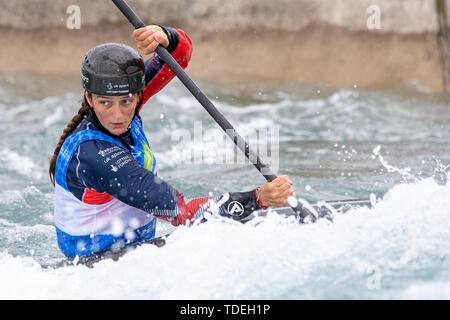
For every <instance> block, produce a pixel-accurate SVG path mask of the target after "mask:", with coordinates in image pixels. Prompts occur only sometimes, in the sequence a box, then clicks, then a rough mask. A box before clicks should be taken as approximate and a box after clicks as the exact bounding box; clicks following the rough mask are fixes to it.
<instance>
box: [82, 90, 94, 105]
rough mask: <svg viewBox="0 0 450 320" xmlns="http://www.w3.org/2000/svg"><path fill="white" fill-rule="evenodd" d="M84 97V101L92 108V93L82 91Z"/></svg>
mask: <svg viewBox="0 0 450 320" xmlns="http://www.w3.org/2000/svg"><path fill="white" fill-rule="evenodd" d="M84 99H85V100H86V102H87V104H88V105H89V107H91V108H92V95H91V94H90V93H89V92H87V91H85V92H84Z"/></svg>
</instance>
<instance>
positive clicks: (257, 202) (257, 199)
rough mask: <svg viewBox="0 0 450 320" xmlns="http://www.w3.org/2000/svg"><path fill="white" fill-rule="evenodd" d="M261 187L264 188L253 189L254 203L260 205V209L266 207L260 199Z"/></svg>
mask: <svg viewBox="0 0 450 320" xmlns="http://www.w3.org/2000/svg"><path fill="white" fill-rule="evenodd" d="M263 189H264V187H262V188H261V187H257V188H256V189H255V196H256V204H257V205H258V206H260V207H261V208H262V209H267V206H265V205H264V204H263V201H262V199H261V195H262V191H263Z"/></svg>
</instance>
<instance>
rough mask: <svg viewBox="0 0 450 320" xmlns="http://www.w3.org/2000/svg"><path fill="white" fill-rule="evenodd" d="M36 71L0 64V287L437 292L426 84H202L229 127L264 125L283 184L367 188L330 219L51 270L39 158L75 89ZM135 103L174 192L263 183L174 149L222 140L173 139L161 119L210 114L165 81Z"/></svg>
mask: <svg viewBox="0 0 450 320" xmlns="http://www.w3.org/2000/svg"><path fill="white" fill-rule="evenodd" d="M44 80H45V79H44ZM44 80H43V79H37V80H36V81H31V80H29V79H27V82H24V81H18V82H17V83H18V84H23V86H24V87H23V88H20V87H18V88H16V87H14V90H12V89H11V88H10V86H8V85H4V84H3V83H2V81H3V80H2V79H1V78H0V85H1V86H0V89H2V90H0V111H1V112H2V113H3V115H4V118H5V119H6V122H5V123H4V125H3V126H1V127H0V134H1V135H2V137H3V139H2V140H1V141H0V188H1V189H0V299H302V298H304V299H365V298H367V299H416V298H417V299H450V293H449V290H448V288H449V284H450V260H449V259H450V257H449V253H450V250H449V249H450V211H449V210H450V209H449V208H450V183H449V181H450V179H449V178H450V176H449V169H450V166H449V163H450V158H449V152H448V151H449V150H450V144H449V141H450V136H449V131H448V130H446V129H447V128H448V125H449V123H450V109H449V108H448V106H447V105H445V104H443V103H442V102H441V100H440V99H439V97H433V96H425V97H424V96H419V97H416V95H415V94H414V95H413V97H405V96H401V95H400V96H398V95H394V94H384V93H380V92H366V91H359V90H334V89H330V88H319V89H320V90H317V89H318V87H317V86H312V87H311V86H310V85H308V84H305V83H303V82H300V83H292V84H287V85H286V84H284V85H285V87H283V86H282V85H281V84H276V88H274V89H270V88H269V89H267V88H264V87H261V89H260V90H259V91H258V90H255V91H254V90H252V89H251V88H249V89H243V90H237V91H236V90H235V91H233V90H226V89H222V88H214V87H213V88H208V91H207V92H206V93H207V94H208V96H212V97H217V98H216V99H215V101H214V103H215V104H216V106H217V107H218V108H219V109H220V110H221V111H222V112H223V113H224V114H225V116H226V117H227V118H228V119H229V120H230V122H231V123H232V124H234V125H235V126H236V129H237V130H238V132H239V133H240V134H241V135H242V136H244V137H245V136H247V135H251V134H252V133H253V132H255V131H256V130H258V129H264V128H269V127H270V128H272V127H277V128H279V160H280V163H279V167H280V170H279V172H280V173H282V174H289V175H290V177H291V179H292V180H293V181H294V186H295V189H296V192H297V195H298V196H300V197H302V198H304V199H306V200H310V201H311V200H314V201H317V200H336V199H344V198H368V197H369V196H370V195H372V198H373V197H375V196H377V197H378V198H382V199H378V200H379V201H378V204H377V205H376V207H375V208H374V209H372V210H369V209H359V210H355V211H353V212H349V213H348V214H346V215H340V216H337V217H335V221H334V223H329V222H327V221H319V223H317V224H314V225H298V224H297V223H296V222H295V221H294V220H293V219H284V218H281V217H278V216H276V215H274V216H270V217H269V218H267V219H265V220H261V221H254V222H253V223H249V224H245V225H242V224H237V223H234V222H232V221H228V220H220V221H219V220H211V221H209V222H208V223H205V224H202V225H199V226H194V227H192V228H186V227H182V228H179V229H177V230H176V231H175V233H174V234H173V235H171V236H170V237H169V238H168V241H167V245H166V246H164V247H162V248H157V247H155V246H151V245H146V246H143V247H140V248H139V249H138V250H135V251H133V252H131V253H129V254H127V255H126V256H124V257H122V258H121V259H120V260H119V261H117V262H113V261H107V260H106V261H102V262H100V263H98V264H96V265H95V267H94V268H93V269H88V268H87V267H83V266H77V267H65V268H60V269H55V270H53V269H43V268H42V267H41V264H43V263H54V262H56V261H59V260H61V259H63V255H62V254H61V252H60V251H59V249H58V247H57V243H56V235H55V230H54V227H53V189H52V187H51V184H50V182H49V179H48V176H47V166H48V159H49V158H50V156H51V154H52V153H53V148H54V146H55V144H56V142H57V139H58V138H59V135H60V133H61V132H62V129H63V127H64V126H65V124H66V123H67V121H68V120H69V119H70V118H71V117H72V116H73V114H74V113H75V112H76V110H77V109H78V106H79V102H80V94H78V93H77V94H74V93H64V92H61V94H60V95H55V93H54V90H55V88H58V82H57V81H54V82H52V81H50V80H45V81H48V84H47V85H46V83H47V82H45V81H44ZM25 84H26V87H25ZM34 84H39V85H37V86H36V88H34ZM74 85H77V86H78V85H79V81H78V79H76V81H74ZM46 86H47V91H46V93H42V88H43V87H44V88H45V87H46ZM202 87H203V86H202ZM4 88H5V89H4ZM61 91H63V89H61ZM319 91H320V92H321V93H320V94H318V93H317V92H319ZM18 92H22V93H27V95H24V96H20V99H18V98H17V94H18ZM253 92H255V93H253ZM142 116H143V119H144V128H145V130H146V132H147V133H148V136H149V140H150V144H151V147H152V150H153V151H154V152H155V153H156V158H157V161H158V164H159V167H160V173H161V176H162V177H163V178H164V179H166V180H167V181H168V182H169V183H171V184H172V185H174V187H176V188H178V189H179V190H180V191H182V192H183V193H185V194H186V195H187V196H191V197H193V196H205V195H211V194H212V193H214V194H218V193H220V192H223V191H244V190H250V189H251V188H254V187H255V186H257V185H261V184H262V183H264V179H263V178H262V177H261V176H260V175H259V174H258V173H257V172H256V170H255V169H254V168H253V167H252V166H250V165H238V166H231V167H229V166H223V165H217V164H214V162H212V163H211V164H210V163H207V161H206V163H202V164H200V165H198V164H192V163H189V162H183V161H182V160H183V159H182V157H183V156H186V155H188V156H189V157H192V155H194V154H195V152H198V151H203V150H206V149H208V150H211V151H221V152H225V153H226V152H229V151H230V150H229V149H227V148H223V144H222V142H223V141H227V140H226V139H227V137H225V138H224V136H221V135H220V134H218V133H219V132H220V131H219V130H216V131H213V130H212V131H209V133H210V134H207V135H204V136H203V138H208V139H205V141H204V145H203V148H201V147H199V145H198V143H196V142H195V141H192V140H191V141H186V143H184V144H183V145H181V146H177V141H174V140H173V139H172V138H173V136H172V134H173V133H174V131H175V130H177V129H182V130H186V131H187V132H189V133H190V134H191V135H192V137H193V134H194V130H193V125H194V122H195V121H198V120H202V124H203V131H206V130H210V129H211V128H217V126H216V124H215V123H214V122H213V121H212V120H211V119H210V117H209V115H207V114H206V112H205V111H204V110H203V108H202V107H201V106H199V105H198V103H197V102H196V101H195V99H194V98H192V97H191V96H190V95H189V94H188V93H187V92H186V90H185V89H184V88H183V87H182V86H181V85H179V84H177V83H176V82H175V83H174V84H171V85H170V86H169V87H168V88H165V89H164V91H162V92H161V93H159V94H158V95H157V96H156V97H154V99H152V100H151V101H150V102H149V103H148V104H147V105H146V106H145V107H144V109H143V111H142ZM227 146H229V145H227ZM230 149H231V148H230ZM205 154H208V153H204V154H203V155H205ZM208 159H209V158H208V157H206V160H208ZM191 160H192V158H191ZM213 160H214V159H213Z"/></svg>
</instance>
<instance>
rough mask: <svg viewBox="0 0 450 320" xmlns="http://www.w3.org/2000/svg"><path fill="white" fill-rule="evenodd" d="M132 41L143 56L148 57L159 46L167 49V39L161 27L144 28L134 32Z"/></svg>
mask: <svg viewBox="0 0 450 320" xmlns="http://www.w3.org/2000/svg"><path fill="white" fill-rule="evenodd" d="M133 36H134V41H136V46H137V47H138V48H139V50H140V51H141V53H142V54H143V55H149V54H152V53H153V52H155V50H156V48H157V47H158V46H159V45H162V46H163V47H165V48H167V47H168V46H169V39H168V38H167V35H166V34H165V33H164V31H163V30H162V29H161V27H159V26H156V25H151V26H146V27H143V28H139V29H136V30H134V32H133Z"/></svg>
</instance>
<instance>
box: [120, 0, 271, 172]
mask: <svg viewBox="0 0 450 320" xmlns="http://www.w3.org/2000/svg"><path fill="white" fill-rule="evenodd" d="M112 2H114V4H115V5H116V6H117V8H119V10H120V11H121V12H122V13H123V15H124V16H125V17H126V18H127V19H128V21H130V23H131V24H132V25H133V26H134V28H135V29H139V28H143V27H145V24H144V23H143V22H142V20H141V19H139V17H138V16H137V15H136V14H135V13H134V11H133V10H132V9H131V8H130V7H129V6H128V4H127V3H126V2H125V1H124V0H112ZM156 53H157V54H158V55H159V56H160V57H161V59H162V60H163V61H164V62H165V63H166V64H167V65H168V66H169V68H170V69H171V70H172V71H173V73H175V75H176V76H177V77H178V78H179V79H180V81H181V82H182V83H183V84H184V85H185V86H186V88H187V89H188V90H189V91H190V92H191V93H192V95H193V96H194V97H195V98H196V99H197V100H198V102H200V104H201V105H202V106H203V107H204V108H205V109H206V111H207V112H208V113H209V114H210V115H211V117H213V119H214V120H215V121H216V122H217V124H218V125H219V126H220V127H221V128H222V129H223V131H225V133H226V134H227V135H228V136H229V137H230V138H231V139H232V140H233V141H234V143H235V144H236V145H237V146H238V147H239V149H241V151H242V152H244V154H245V156H246V157H247V159H248V160H249V161H250V162H251V163H252V164H253V165H254V166H255V167H256V169H258V171H259V172H261V174H262V175H263V176H264V178H266V180H267V181H272V180H274V179H275V178H276V177H277V176H276V175H275V174H274V173H273V172H272V170H271V169H270V168H269V167H268V166H267V165H266V164H264V163H263V162H262V161H261V159H260V158H259V156H258V155H257V154H256V153H255V152H254V151H253V150H251V149H250V147H249V145H248V143H246V142H245V141H244V140H243V139H242V137H241V136H240V135H239V134H238V133H237V132H236V130H235V129H234V128H233V126H232V125H231V123H230V122H229V121H228V120H227V119H226V118H225V117H224V116H223V114H222V113H220V111H219V110H217V108H216V107H215V106H214V105H213V104H212V102H211V101H210V100H209V99H208V97H207V96H206V95H205V94H204V93H203V92H202V91H201V90H200V89H199V88H198V87H197V85H196V84H195V83H194V81H192V79H191V78H190V77H189V76H188V75H187V74H186V72H184V70H183V68H182V67H181V66H180V65H179V64H178V62H177V61H176V60H175V59H174V58H173V57H172V56H171V55H170V54H169V52H168V51H167V50H166V48H164V47H163V46H161V45H159V46H158V47H157V48H156Z"/></svg>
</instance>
